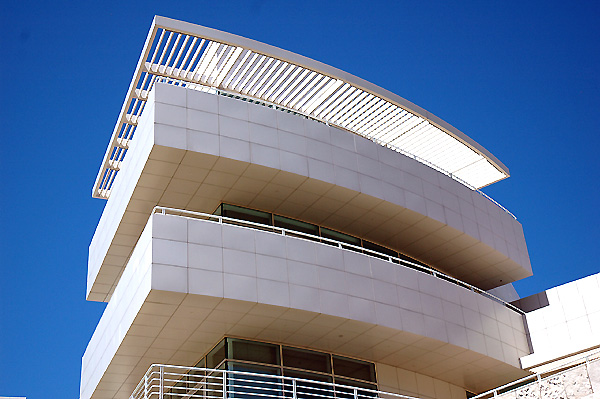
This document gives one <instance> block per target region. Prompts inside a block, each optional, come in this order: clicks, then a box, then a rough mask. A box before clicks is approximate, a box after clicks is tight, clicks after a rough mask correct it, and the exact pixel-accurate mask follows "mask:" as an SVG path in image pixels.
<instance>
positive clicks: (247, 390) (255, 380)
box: [227, 361, 283, 399]
mask: <svg viewBox="0 0 600 399" xmlns="http://www.w3.org/2000/svg"><path fill="white" fill-rule="evenodd" d="M227 369H228V370H231V371H241V372H245V373H256V374H237V373H234V374H229V375H228V377H227V384H228V388H227V398H244V399H252V398H256V399H260V398H261V397H274V398H281V397H282V396H283V395H282V393H281V390H282V383H281V377H278V376H279V373H280V369H279V368H276V367H266V366H258V365H254V364H246V363H238V362H231V361H228V362H227ZM257 374H262V375H257ZM265 374H266V375H265ZM269 375H272V376H273V377H270V376H269Z"/></svg>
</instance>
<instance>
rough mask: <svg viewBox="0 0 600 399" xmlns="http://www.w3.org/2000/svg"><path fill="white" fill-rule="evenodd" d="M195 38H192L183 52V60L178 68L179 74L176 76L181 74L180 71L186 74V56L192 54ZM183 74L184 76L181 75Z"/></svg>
mask: <svg viewBox="0 0 600 399" xmlns="http://www.w3.org/2000/svg"><path fill="white" fill-rule="evenodd" d="M197 40H198V38H197V37H194V38H193V39H192V42H191V43H190V46H189V48H188V50H187V52H186V53H185V57H183V60H182V61H181V66H180V68H179V74H178V76H181V73H182V72H185V73H186V74H187V71H186V67H185V65H186V63H187V60H188V58H190V55H191V54H192V51H193V50H194V46H195V45H196V41H197ZM183 76H185V75H183Z"/></svg>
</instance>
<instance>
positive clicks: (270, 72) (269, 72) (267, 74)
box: [250, 58, 281, 97]
mask: <svg viewBox="0 0 600 399" xmlns="http://www.w3.org/2000/svg"><path fill="white" fill-rule="evenodd" d="M271 60H272V61H273V62H272V63H271V65H269V66H268V67H267V68H266V69H265V71H264V72H263V74H262V76H261V78H260V80H259V81H258V82H257V83H256V85H255V86H254V88H253V89H252V90H251V91H250V95H251V96H253V97H260V96H258V95H257V93H258V92H262V91H263V90H264V89H265V86H267V85H268V84H269V82H271V81H273V78H274V76H275V75H276V74H275V71H277V69H278V67H279V66H280V65H281V61H279V60H276V59H274V58H271Z"/></svg>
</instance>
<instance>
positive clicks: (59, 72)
mask: <svg viewBox="0 0 600 399" xmlns="http://www.w3.org/2000/svg"><path fill="white" fill-rule="evenodd" d="M599 4H600V3H598V2H594V1H586V2H578V1H570V2H565V1H538V2H526V1H525V2H523V1H518V2H517V1H497V2H494V1H486V2H481V1H473V2H471V3H466V4H460V3H457V2H448V1H439V2H424V1H421V2H419V1H412V2H407V1H389V2H384V1H374V0H371V1H363V2H353V1H323V0H321V1H298V2H292V1H210V2H206V1H201V0H195V1H178V2H166V1H154V0H147V1H144V2H140V1H130V2H128V1H105V2H88V1H79V2H73V3H68V2H61V1H55V2H40V1H35V2H34V1H30V0H24V1H20V2H9V1H4V2H2V5H1V6H0V21H1V22H2V25H1V26H2V28H3V32H2V35H1V36H0V43H1V44H0V50H1V53H0V54H1V56H0V68H1V69H0V71H1V78H0V117H1V122H2V123H1V124H0V133H1V137H2V144H1V146H0V151H1V153H0V163H1V165H2V175H1V178H0V181H1V184H0V190H1V195H0V198H1V204H0V205H1V208H0V273H1V274H0V396H3V395H8V396H13V395H14V396H25V395H26V396H27V397H28V398H29V399H42V398H77V397H78V395H79V372H80V364H81V356H82V354H83V352H84V350H85V346H86V344H87V342H88V340H89V337H90V336H91V334H92V332H93V331H94V328H95V326H96V323H97V321H98V319H99V318H100V315H101V313H102V311H103V309H104V305H103V304H99V303H92V302H86V301H85V280H86V267H87V249H88V245H89V242H90V239H91V237H92V235H93V232H94V228H95V226H96V223H97V221H98V219H99V217H100V214H101V212H102V208H103V206H104V201H103V200H98V199H92V198H91V196H90V192H91V187H92V184H93V182H94V178H95V176H96V173H97V171H98V168H99V165H100V162H101V160H102V156H103V155H104V151H105V149H106V146H107V143H108V140H109V138H110V135H111V132H112V129H113V126H114V123H115V121H116V118H117V114H118V112H119V110H120V108H121V104H122V101H123V98H124V96H125V92H126V90H127V88H128V85H129V82H130V79H131V76H132V74H133V71H134V68H135V65H136V62H137V60H138V57H139V52H140V50H141V48H142V46H143V44H144V40H145V37H146V33H147V31H148V29H149V27H150V23H151V21H152V17H153V15H154V14H159V15H164V16H168V17H172V18H177V19H183V20H187V21H189V22H194V23H197V24H201V25H205V26H209V27H213V28H216V29H220V30H224V31H227V32H232V33H236V34H238V35H242V36H246V37H249V38H252V39H256V40H259V41H261V42H265V43H269V44H272V45H275V46H278V47H282V48H284V49H287V50H290V51H293V52H296V53H299V54H302V55H305V56H308V57H311V58H314V59H316V60H319V61H322V62H324V63H326V64H330V65H333V66H335V67H338V68H340V69H342V70H345V71H348V72H350V73H352V74H354V75H357V76H359V77H362V78H364V79H366V80H369V81H371V82H373V83H375V84H378V85H380V86H382V87H384V88H386V89H389V90H391V91H392V92H395V93H397V94H399V95H400V96H402V97H404V98H406V99H408V100H410V101H412V102H414V103H416V104H418V105H420V106H422V107H424V108H425V109H427V110H429V111H431V112H432V113H434V114H436V115H437V116H439V117H441V118H442V119H444V120H446V121H448V122H449V123H451V124H452V125H454V126H456V127H457V128H458V129H460V130H462V131H463V132H465V133H466V134H468V135H469V136H471V137H472V138H474V139H475V140H476V141H478V142H479V143H480V144H482V145H483V146H484V147H486V148H487V149H488V150H490V151H491V152H492V153H493V154H494V155H496V156H497V157H498V158H499V159H500V160H502V161H503V162H504V163H505V164H506V165H507V166H508V167H509V168H510V170H511V173H512V177H510V178H509V179H507V180H505V181H502V182H500V183H497V184H495V185H493V186H492V187H488V188H486V189H485V190H484V191H485V192H486V193H488V194H489V195H491V196H492V197H493V198H495V199H496V200H498V201H499V202H500V203H501V204H503V205H504V206H506V207H507V208H508V209H510V210H511V211H512V212H513V213H514V214H515V215H517V217H518V219H519V221H520V222H521V223H523V225H524V228H525V236H526V238H527V241H528V246H529V252H530V256H531V262H532V264H533V268H534V272H535V276H534V277H531V278H528V279H526V280H524V281H522V282H519V283H517V284H516V286H517V289H518V290H519V291H520V293H521V295H523V296H525V295H529V294H532V293H535V292H538V291H541V290H544V289H547V288H549V287H552V286H555V285H558V284H562V283H565V282H568V281H571V280H574V279H577V278H580V277H583V276H587V275H590V274H593V273H596V272H598V271H599V269H600V266H599V265H600V264H599V262H598V255H599V253H598V252H599V251H598V247H599V241H600V234H599V227H598V226H599V224H600V217H599V216H600V213H599V206H598V205H599V201H598V197H599V194H600V184H599V178H598V169H599V166H600V161H599V157H598V150H599V144H600V138H599V137H600V128H599V122H598V120H599V117H600V115H599V110H600V73H599V69H598V68H599V67H598V65H600V23H599V22H598V21H600V5H599Z"/></svg>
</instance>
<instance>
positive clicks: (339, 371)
mask: <svg viewBox="0 0 600 399" xmlns="http://www.w3.org/2000/svg"><path fill="white" fill-rule="evenodd" d="M333 373H334V374H335V375H336V376H338V375H339V376H344V377H350V378H356V379H359V380H364V381H371V382H376V380H375V367H374V366H373V364H372V363H368V362H363V361H360V360H354V359H348V358H346V357H341V356H335V355H334V356H333Z"/></svg>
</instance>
